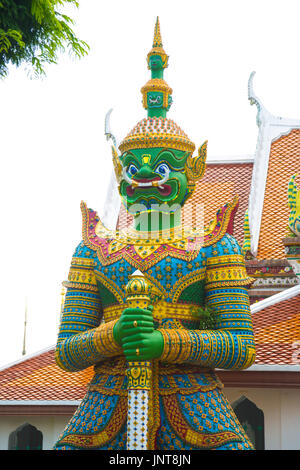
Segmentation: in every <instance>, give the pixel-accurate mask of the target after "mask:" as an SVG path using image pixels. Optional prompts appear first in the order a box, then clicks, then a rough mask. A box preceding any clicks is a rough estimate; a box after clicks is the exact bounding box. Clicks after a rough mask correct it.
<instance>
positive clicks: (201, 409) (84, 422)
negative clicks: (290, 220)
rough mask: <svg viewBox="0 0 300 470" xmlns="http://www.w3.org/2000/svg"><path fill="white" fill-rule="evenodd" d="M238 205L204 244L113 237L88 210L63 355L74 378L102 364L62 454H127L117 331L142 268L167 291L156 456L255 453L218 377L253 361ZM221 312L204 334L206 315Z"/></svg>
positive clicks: (161, 304)
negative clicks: (206, 309) (235, 222)
mask: <svg viewBox="0 0 300 470" xmlns="http://www.w3.org/2000/svg"><path fill="white" fill-rule="evenodd" d="M235 206H236V202H234V203H233V204H231V205H230V204H228V205H226V206H224V208H222V210H221V211H219V213H218V214H217V217H216V222H215V224H213V226H212V227H213V228H211V229H210V230H208V231H207V232H206V233H204V234H202V235H201V236H198V235H197V233H196V232H193V231H192V232H191V233H188V234H187V235H185V236H182V234H179V233H178V232H177V233H174V234H173V235H172V236H171V237H170V236H169V237H168V238H167V239H165V238H164V237H163V235H162V236H161V237H158V238H157V239H150V240H141V239H135V238H134V237H133V236H132V235H133V233H132V232H131V231H130V230H129V231H127V232H125V233H119V234H117V235H118V236H115V238H113V237H111V234H110V233H109V232H108V231H107V230H106V229H105V228H104V227H103V225H102V224H101V222H100V220H99V218H98V217H97V215H96V213H95V212H93V211H91V210H89V209H87V207H86V206H85V205H84V204H83V205H82V211H83V241H82V242H81V243H80V245H79V246H78V247H77V248H76V250H75V253H74V256H73V259H72V263H71V268H70V273H69V277H68V281H66V282H65V286H66V287H67V293H66V298H65V304H64V311H63V316H62V320H61V326H60V332H59V338H58V342H57V349H56V361H57V363H58V365H59V366H60V367H62V368H63V369H64V370H67V371H78V370H82V369H84V368H86V367H89V366H91V365H94V366H95V368H94V369H95V375H94V377H93V379H92V381H91V383H90V385H89V388H88V391H87V394H86V396H85V398H84V399H83V401H82V403H81V405H80V406H79V408H78V410H77V411H76V413H75V414H74V416H73V417H72V419H71V421H70V422H69V424H68V425H67V427H66V429H65V430H64V431H63V433H62V434H61V436H60V437H59V440H58V442H57V443H56V445H55V448H56V449H102V450H105V449H126V417H127V377H126V359H125V357H124V355H123V352H122V348H121V347H120V346H119V345H118V344H117V343H116V341H115V340H114V337H113V327H114V325H115V323H116V321H117V320H118V318H119V317H120V315H121V313H122V311H123V310H124V308H126V299H125V286H126V284H127V282H128V280H129V276H130V275H131V274H132V273H133V272H134V271H135V270H136V269H137V268H138V269H140V270H141V271H142V272H143V273H144V275H145V276H146V277H147V279H148V280H149V281H150V282H153V283H154V284H155V285H156V287H158V288H159V289H160V291H161V292H162V294H163V295H162V299H161V300H159V301H158V302H157V303H155V304H154V306H153V318H154V324H155V327H156V328H157V329H158V330H159V331H160V332H161V333H162V335H163V338H164V349H163V353H162V356H161V357H160V359H159V361H158V363H157V369H158V380H157V390H156V393H157V397H158V400H157V403H156V406H155V420H156V428H155V429H156V431H155V448H156V449H168V450H172V449H175V450H182V449H251V448H252V444H251V442H250V441H249V439H248V437H247V435H246V434H245V432H244V430H243V428H242V426H241V425H240V423H239V422H238V420H237V418H236V416H235V414H234V412H233V410H232V408H231V406H230V404H229V403H228V401H227V399H226V397H225V396H224V394H223V392H222V387H223V385H222V383H221V382H220V380H219V379H218V377H217V375H216V373H215V371H214V369H215V368H223V369H244V368H247V367H249V366H250V365H251V364H252V363H253V361H254V359H255V347H254V341H253V330H252V323H251V316H250V309H249V297H248V293H247V286H249V284H250V283H251V281H252V280H251V279H250V278H249V277H248V276H247V273H246V270H245V265H244V258H243V255H242V253H241V249H240V247H239V245H238V243H237V242H236V240H235V239H234V237H233V236H232V235H231V234H230V233H229V232H230V225H231V221H232V218H233V214H234V211H235V208H236V207H235ZM204 305H206V306H210V307H211V308H212V309H213V311H214V312H215V325H214V327H213V328H212V329H200V328H199V325H200V321H199V313H198V312H199V308H201V307H203V306H204Z"/></svg>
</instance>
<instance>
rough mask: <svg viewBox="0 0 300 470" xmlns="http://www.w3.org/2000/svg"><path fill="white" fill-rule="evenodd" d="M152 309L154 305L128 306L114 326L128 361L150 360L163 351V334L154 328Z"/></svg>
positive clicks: (157, 356) (115, 334) (117, 339)
mask: <svg viewBox="0 0 300 470" xmlns="http://www.w3.org/2000/svg"><path fill="white" fill-rule="evenodd" d="M152 310H153V307H152V306H149V307H148V308H147V309H145V308H144V309H142V308H126V309H124V310H123V312H122V315H121V317H120V319H119V320H118V321H117V323H116V325H115V327H114V337H115V340H116V341H117V343H118V344H119V345H120V346H122V348H123V351H124V355H125V357H126V359H127V361H130V362H132V361H149V360H151V359H156V358H159V357H160V356H161V354H162V352H163V346H164V340H163V336H162V334H161V333H160V331H157V330H155V329H154V324H153V316H152Z"/></svg>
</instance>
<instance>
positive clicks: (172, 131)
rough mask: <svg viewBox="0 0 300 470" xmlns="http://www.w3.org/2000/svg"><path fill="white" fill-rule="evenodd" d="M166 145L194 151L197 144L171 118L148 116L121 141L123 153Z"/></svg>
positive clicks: (120, 147)
mask: <svg viewBox="0 0 300 470" xmlns="http://www.w3.org/2000/svg"><path fill="white" fill-rule="evenodd" d="M147 147H163V148H164V147H166V148H174V149H177V150H183V151H186V152H190V153H193V152H194V150H195V144H194V143H193V142H192V141H191V140H190V139H189V138H188V136H187V135H186V134H185V132H183V130H182V129H181V128H180V127H179V126H178V125H177V124H176V123H175V122H174V121H172V120H171V119H167V118H161V117H152V118H150V117H148V118H145V119H142V120H141V121H139V122H138V123H137V125H136V126H135V127H134V128H133V129H132V131H131V132H129V134H128V135H127V136H126V137H125V139H124V140H123V141H122V142H121V144H120V146H119V149H120V151H121V152H122V153H124V152H125V151H128V150H131V149H138V148H147Z"/></svg>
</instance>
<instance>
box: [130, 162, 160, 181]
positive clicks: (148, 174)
mask: <svg viewBox="0 0 300 470" xmlns="http://www.w3.org/2000/svg"><path fill="white" fill-rule="evenodd" d="M155 176H157V174H156V173H154V171H152V168H151V166H150V165H148V164H145V165H143V166H142V167H141V168H140V170H139V171H138V172H137V173H136V174H135V178H137V179H138V178H149V179H152V178H154V177H155Z"/></svg>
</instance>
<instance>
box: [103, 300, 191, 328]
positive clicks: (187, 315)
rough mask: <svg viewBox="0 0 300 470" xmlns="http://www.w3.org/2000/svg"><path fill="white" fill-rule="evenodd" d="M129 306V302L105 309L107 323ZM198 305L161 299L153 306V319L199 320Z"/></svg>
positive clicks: (115, 318)
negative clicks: (174, 302)
mask: <svg viewBox="0 0 300 470" xmlns="http://www.w3.org/2000/svg"><path fill="white" fill-rule="evenodd" d="M125 308H127V304H126V303H124V304H119V305H112V306H110V307H106V308H104V309H103V316H104V321H105V323H107V322H110V321H113V320H117V319H118V318H120V316H121V313H122V312H123V310H124V309H125ZM198 308H199V307H198V306H197V305H193V304H188V305H187V304H173V303H171V302H166V301H164V300H161V301H159V302H157V303H156V304H155V305H154V307H153V319H154V320H156V321H160V320H162V319H163V318H170V319H177V320H190V321H197V320H199V315H198V314H197V312H198Z"/></svg>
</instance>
